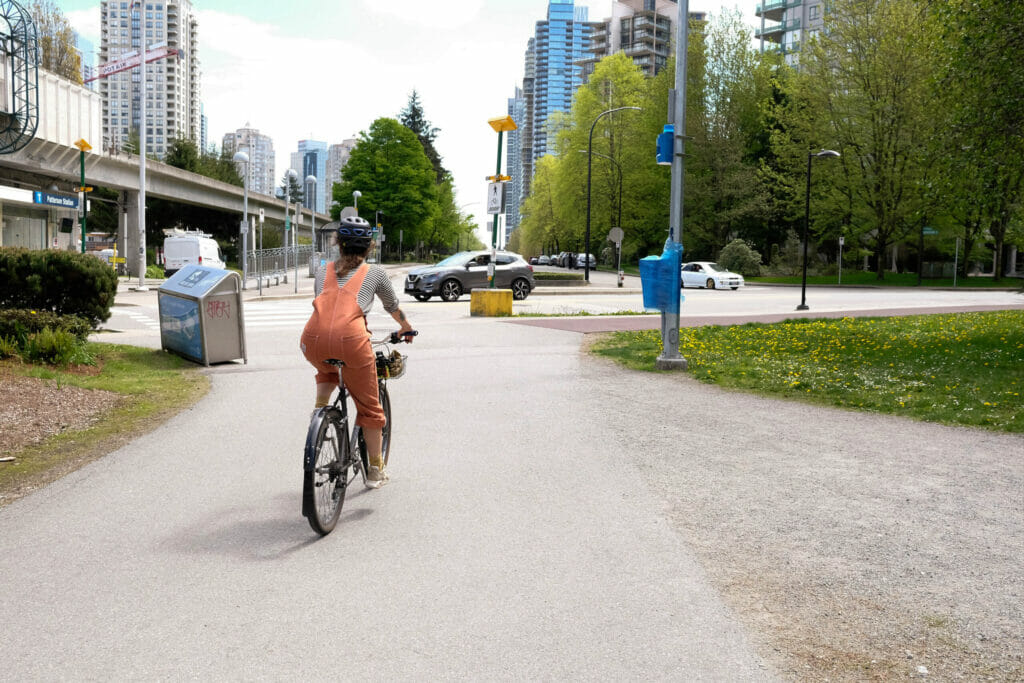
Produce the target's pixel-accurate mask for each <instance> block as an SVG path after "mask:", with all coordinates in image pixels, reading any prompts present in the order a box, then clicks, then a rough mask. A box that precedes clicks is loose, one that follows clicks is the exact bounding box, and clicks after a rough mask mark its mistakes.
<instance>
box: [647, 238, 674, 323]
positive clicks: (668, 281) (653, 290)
mask: <svg viewBox="0 0 1024 683" xmlns="http://www.w3.org/2000/svg"><path fill="white" fill-rule="evenodd" d="M682 265H683V247H682V245H680V244H677V243H672V244H670V245H667V246H666V248H665V251H663V252H662V253H661V256H647V257H645V258H642V259H640V285H641V286H642V287H643V292H644V308H653V309H657V310H659V311H661V312H663V313H679V302H680V301H681V300H682V296H681V295H680V291H679V287H680V285H681V284H682V281H681V277H682V275H681V273H680V268H681V267H682Z"/></svg>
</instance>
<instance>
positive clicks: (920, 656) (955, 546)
mask: <svg viewBox="0 0 1024 683" xmlns="http://www.w3.org/2000/svg"><path fill="white" fill-rule="evenodd" d="M584 366H585V368H586V372H587V373H588V379H589V380H591V381H590V382H588V384H590V385H591V386H594V387H595V388H596V391H595V393H594V394H593V395H590V396H588V397H587V399H586V401H587V404H588V408H589V409H592V410H603V411H605V412H607V413H609V416H610V419H615V420H616V422H617V423H618V424H622V425H643V424H645V422H647V421H649V419H650V416H652V415H660V414H665V415H666V416H667V417H666V420H665V421H664V423H663V424H664V426H663V427H660V428H655V429H650V428H648V429H642V428H632V429H635V432H634V433H630V432H629V430H630V429H631V428H630V427H626V430H627V431H626V433H625V434H623V438H624V440H626V441H627V442H629V443H632V444H635V447H632V448H630V450H629V452H628V453H624V454H623V455H624V457H625V458H626V459H628V460H629V461H630V462H636V463H637V464H638V465H639V467H640V469H641V471H642V472H643V473H644V475H645V476H646V478H647V479H648V483H649V485H650V486H651V487H652V489H654V490H656V491H657V492H658V493H659V494H660V496H661V497H662V499H663V501H664V506H665V507H664V514H665V515H666V516H667V517H668V519H669V520H670V522H671V524H672V525H673V527H674V528H675V529H676V530H677V531H678V532H679V533H680V534H681V535H682V537H683V538H684V539H685V541H686V542H687V544H688V545H689V546H690V547H691V548H693V549H694V550H695V551H696V552H697V554H698V556H699V557H700V558H701V560H702V563H703V565H704V568H705V570H706V571H707V572H708V573H709V575H710V576H711V577H712V580H713V581H714V582H715V583H716V585H717V586H718V588H719V590H721V591H722V594H723V595H724V596H725V599H726V601H727V602H728V603H729V604H730V606H731V607H732V608H733V609H734V610H735V612H736V613H737V614H738V615H740V617H741V619H742V620H743V622H744V623H745V624H746V626H747V629H748V633H749V635H750V637H751V639H752V640H754V641H755V642H756V643H757V644H758V646H759V648H760V650H761V654H762V656H764V657H766V658H767V659H769V660H770V661H772V663H773V664H774V665H775V667H776V669H777V671H778V672H779V673H780V674H781V675H782V676H784V677H786V678H790V679H792V680H851V681H853V680H885V679H892V678H906V677H908V676H909V677H928V678H929V679H930V680H960V679H966V680H997V681H1005V680H1024V568H1022V567H1024V564H1022V558H1024V524H1022V522H1024V493H1022V492H1024V438H1022V437H1021V436H1015V435H1006V434H998V433H991V432H986V431H981V430H974V429H967V428H953V427H945V426H940V425H933V424H928V423H921V422H913V421H910V420H905V419H901V418H894V417H890V416H881V415H874V414H864V413H854V412H846V411H841V410H836V409H830V408H827V407H818V406H810V405H804V404H801V403H796V402H787V401H779V400H773V399H767V398H761V397H757V396H751V395H746V394H741V393H736V392H731V391H726V390H722V389H719V388H717V387H714V386H709V385H704V384H701V383H699V382H697V381H695V380H693V379H691V378H689V377H688V376H686V375H682V374H652V373H642V372H634V371H628V370H623V369H622V368H620V367H619V366H617V365H615V364H613V363H611V362H610V361H606V360H604V359H599V358H596V357H595V358H592V360H591V362H589V363H585V364H584ZM612 415H614V416H615V417H614V418H612V417H611V416H612Z"/></svg>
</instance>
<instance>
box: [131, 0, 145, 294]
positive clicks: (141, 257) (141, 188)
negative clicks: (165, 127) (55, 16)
mask: <svg viewBox="0 0 1024 683" xmlns="http://www.w3.org/2000/svg"><path fill="white" fill-rule="evenodd" d="M136 5H138V6H139V10H138V11H139V43H140V46H141V48H142V59H140V60H139V285H138V287H137V289H138V290H139V291H140V292H144V291H147V290H148V289H149V288H148V287H146V279H145V278H146V57H147V56H148V55H147V54H146V53H147V52H148V51H149V44H148V43H149V41H148V40H146V36H145V30H146V29H145V22H144V20H143V18H142V2H140V1H139V0H135V1H134V2H132V4H131V6H132V8H134V7H135V6H136Z"/></svg>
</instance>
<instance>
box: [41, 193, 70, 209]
mask: <svg viewBox="0 0 1024 683" xmlns="http://www.w3.org/2000/svg"><path fill="white" fill-rule="evenodd" d="M32 201H33V202H34V203H36V204H43V205H44V206H52V207H55V208H58V209H77V208H78V197H76V196H74V195H67V194H51V193H49V192H38V191H36V192H33V193H32Z"/></svg>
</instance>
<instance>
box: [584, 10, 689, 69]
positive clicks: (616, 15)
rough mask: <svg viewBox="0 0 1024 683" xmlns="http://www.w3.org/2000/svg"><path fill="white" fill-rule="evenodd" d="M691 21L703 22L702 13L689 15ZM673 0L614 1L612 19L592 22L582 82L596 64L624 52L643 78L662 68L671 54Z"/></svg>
mask: <svg viewBox="0 0 1024 683" xmlns="http://www.w3.org/2000/svg"><path fill="white" fill-rule="evenodd" d="M689 16H690V20H691V21H694V20H696V21H701V22H703V21H706V20H707V15H706V14H705V13H704V12H690V14H689ZM678 17H679V3H678V2H677V0H616V1H615V2H613V3H612V16H611V17H609V18H607V19H605V20H604V21H603V22H597V23H594V24H593V26H594V28H593V33H592V35H591V39H590V54H589V55H587V56H586V57H585V58H584V59H583V60H582V62H581V65H582V67H583V77H584V79H586V78H589V77H590V74H592V73H594V67H595V66H596V65H597V63H598V62H599V61H601V60H602V59H604V58H605V57H607V56H608V55H613V54H615V53H616V52H619V51H622V52H625V53H626V54H627V55H628V56H629V57H630V58H632V60H633V63H634V64H636V65H637V66H638V67H640V70H641V71H643V72H644V74H645V75H646V76H654V75H655V74H657V73H658V72H659V71H661V70H662V69H664V68H665V66H666V65H667V64H668V59H669V57H670V56H673V54H674V52H673V51H674V49H675V48H674V47H673V45H674V41H675V33H676V32H675V22H676V20H677V19H678Z"/></svg>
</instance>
